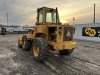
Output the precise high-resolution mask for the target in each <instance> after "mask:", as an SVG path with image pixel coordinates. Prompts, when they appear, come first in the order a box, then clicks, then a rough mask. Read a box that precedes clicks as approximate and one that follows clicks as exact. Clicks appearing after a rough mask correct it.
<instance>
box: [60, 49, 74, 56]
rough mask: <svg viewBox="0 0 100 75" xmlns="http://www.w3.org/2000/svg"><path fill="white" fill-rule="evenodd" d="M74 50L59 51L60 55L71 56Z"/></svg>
mask: <svg viewBox="0 0 100 75" xmlns="http://www.w3.org/2000/svg"><path fill="white" fill-rule="evenodd" d="M73 50H74V49H71V50H62V51H59V53H60V54H61V55H70V54H71V53H72V52H73Z"/></svg>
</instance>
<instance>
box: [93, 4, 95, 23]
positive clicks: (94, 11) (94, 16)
mask: <svg viewBox="0 0 100 75" xmlns="http://www.w3.org/2000/svg"><path fill="white" fill-rule="evenodd" d="M93 23H95V4H94V19H93Z"/></svg>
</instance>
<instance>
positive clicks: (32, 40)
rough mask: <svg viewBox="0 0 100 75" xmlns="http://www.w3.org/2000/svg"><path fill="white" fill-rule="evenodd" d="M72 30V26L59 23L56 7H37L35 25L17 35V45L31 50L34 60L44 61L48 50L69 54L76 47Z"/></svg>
mask: <svg viewBox="0 0 100 75" xmlns="http://www.w3.org/2000/svg"><path fill="white" fill-rule="evenodd" d="M74 32H75V28H74V27H73V26H71V25H65V24H64V25H63V24H61V23H60V20H59V15H58V10H57V8H56V9H54V8H48V7H42V8H38V9H37V22H36V27H33V29H32V30H31V31H29V32H28V34H25V35H20V36H19V39H18V47H19V48H22V49H23V50H24V51H29V50H31V52H32V54H33V58H34V60H36V61H44V60H45V59H46V58H47V55H48V50H57V51H59V53H60V54H62V55H69V54H71V53H72V52H73V50H74V48H75V47H76V42H73V34H74Z"/></svg>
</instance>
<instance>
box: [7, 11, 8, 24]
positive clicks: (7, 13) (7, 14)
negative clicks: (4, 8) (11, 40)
mask: <svg viewBox="0 0 100 75" xmlns="http://www.w3.org/2000/svg"><path fill="white" fill-rule="evenodd" d="M7 26H8V13H7Z"/></svg>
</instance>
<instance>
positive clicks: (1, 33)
mask: <svg viewBox="0 0 100 75" xmlns="http://www.w3.org/2000/svg"><path fill="white" fill-rule="evenodd" d="M5 34H6V28H4V27H0V35H5Z"/></svg>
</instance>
